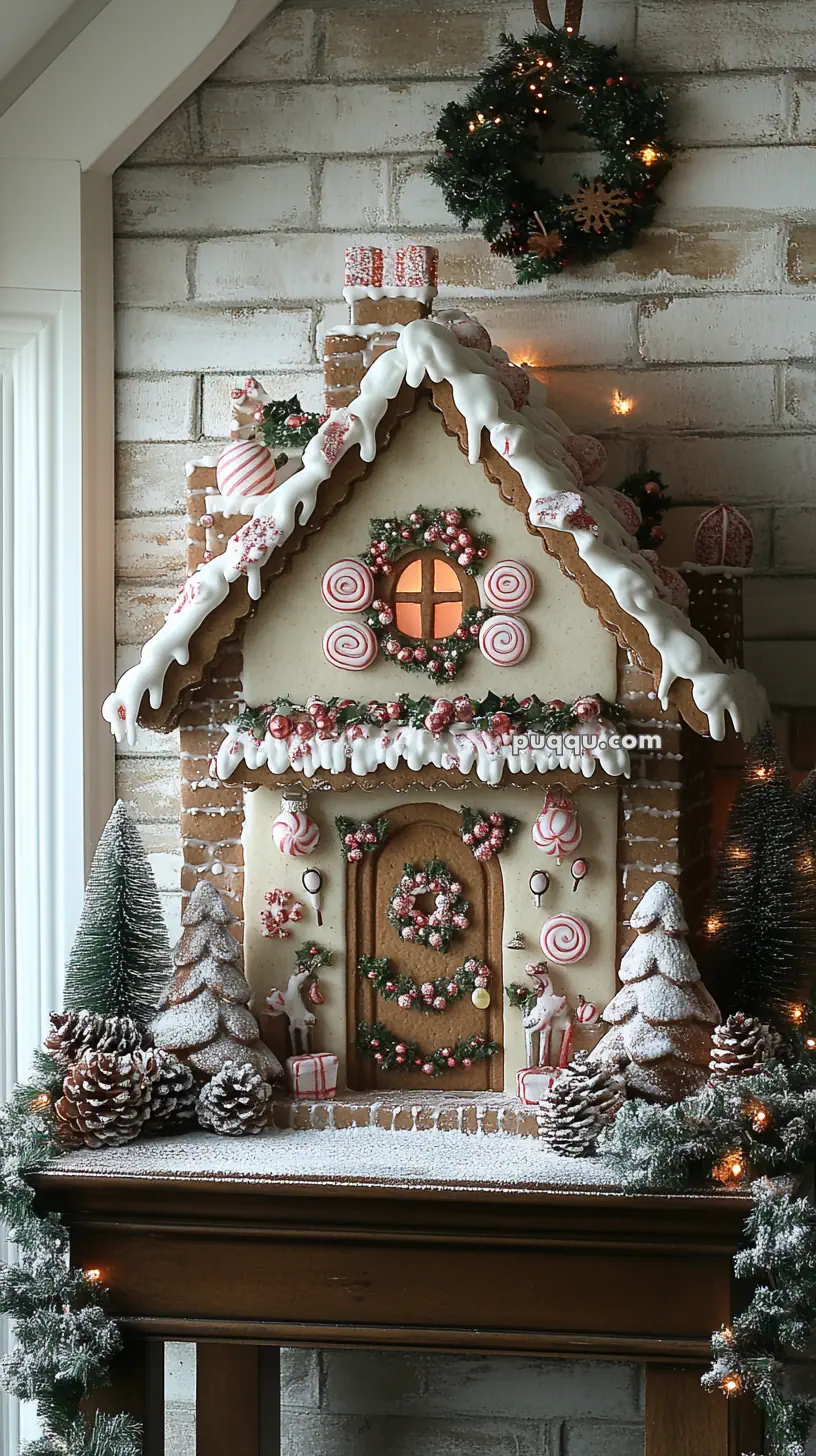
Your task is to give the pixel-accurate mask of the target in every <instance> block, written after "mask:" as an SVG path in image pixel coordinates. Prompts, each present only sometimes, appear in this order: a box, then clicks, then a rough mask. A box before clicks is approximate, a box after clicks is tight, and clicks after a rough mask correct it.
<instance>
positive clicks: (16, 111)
mask: <svg viewBox="0 0 816 1456" xmlns="http://www.w3.org/2000/svg"><path fill="white" fill-rule="evenodd" d="M279 3H280V0H271V3H270V0H173V4H172V6H171V7H168V4H167V0H139V3H138V4H134V3H133V0H109V3H108V4H107V5H106V6H105V7H104V9H102V10H101V11H100V12H99V14H98V15H97V16H96V17H95V18H94V19H93V20H92V21H91V22H90V24H88V25H86V26H85V27H84V29H83V30H82V31H81V33H80V34H79V35H77V36H76V38H75V39H74V40H73V41H72V42H71V44H70V45H68V46H67V47H66V49H65V50H64V51H62V52H61V54H60V55H58V56H57V57H56V58H55V60H54V61H53V63H52V64H51V65H50V66H49V67H48V69H47V70H45V71H43V73H42V74H41V75H40V76H38V77H37V79H36V80H35V81H34V83H33V84H32V85H31V86H29V87H28V89H27V90H26V91H25V92H24V94H23V95H22V96H20V97H19V99H18V100H17V101H16V102H15V103H14V105H13V106H11V107H9V109H8V111H6V112H5V113H4V115H2V116H0V157H14V158H16V159H20V160H22V159H25V158H31V159H34V158H51V159H56V160H69V161H76V162H79V165H80V167H81V168H82V170H83V171H89V170H92V169H93V170H98V171H103V172H113V171H115V169H116V168H117V167H118V166H119V165H120V164H121V163H122V162H123V161H124V160H125V158H126V157H128V156H129V155H130V153H131V152H132V151H134V150H135V149H136V147H137V146H139V145H140V144H141V142H143V141H144V139H145V137H147V136H149V135H150V133H151V131H154V130H155V128H156V127H157V126H158V125H159V123H160V122H162V121H164V120H165V118H166V117H167V116H169V115H170V112H171V111H173V110H174V109H175V107H176V106H178V105H179V104H180V102H182V101H183V100H184V99H185V97H186V96H189V94H190V92H191V91H193V90H195V88H196V86H198V85H199V84H200V83H201V82H202V81H203V80H205V79H206V77H207V76H208V75H210V73H211V72H212V71H213V70H215V68H216V67H217V66H219V65H220V64H221V62H222V61H223V60H226V57H227V56H228V55H230V53H231V52H232V51H233V50H234V49H235V47H236V46H238V45H240V43H241V41H242V40H244V39H245V38H246V36H247V35H248V34H249V32H250V31H251V30H253V29H254V28H255V26H256V25H258V24H259V23H260V22H261V21H262V20H263V19H264V18H265V17H266V16H267V15H269V14H270V13H271V12H272V11H273V10H275V9H276V8H277V4H279ZM102 78H104V84H102Z"/></svg>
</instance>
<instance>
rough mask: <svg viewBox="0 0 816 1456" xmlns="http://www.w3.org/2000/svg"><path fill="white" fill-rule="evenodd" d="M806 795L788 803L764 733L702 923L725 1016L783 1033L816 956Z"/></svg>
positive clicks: (750, 761) (770, 739)
mask: <svg viewBox="0 0 816 1456" xmlns="http://www.w3.org/2000/svg"><path fill="white" fill-rule="evenodd" d="M813 788H814V786H813V785H810V786H809V787H808V788H807V789H803V791H802V792H801V794H800V795H799V796H795V795H794V794H793V792H792V790H791V786H790V782H789V780H788V776H787V774H786V772H785V770H784V767H783V765H782V761H781V759H780V757H779V750H778V748H777V745H776V739H775V738H774V733H773V728H772V727H771V725H770V723H768V724H766V725H765V727H764V728H762V729H761V730H760V732H759V733H758V734H757V736H756V738H755V739H754V741H753V743H752V744H751V746H750V748H749V751H748V758H747V761H746V765H745V772H744V776H743V779H742V782H741V784H740V786H739V789H738V790H737V795H736V798H735V800H734V804H733V807H732V810H731V817H730V819H729V823H728V830H727V833H726V837H725V842H724V844H723V847H722V850H721V852H720V856H719V861H718V866H717V881H716V887H715V891H714V900H713V904H712V906H711V908H710V911H709V914H708V917H707V919H706V922H705V932H706V938H707V941H708V945H709V948H710V959H711V967H710V974H709V980H710V982H711V985H712V987H713V988H714V990H715V992H716V994H717V999H718V1001H719V1003H720V1006H721V1007H722V1011H723V1015H725V1016H730V1015H732V1014H733V1013H734V1012H737V1011H743V1012H745V1013H746V1014H748V1015H750V1016H757V1017H759V1019H760V1020H761V1021H768V1020H771V1021H775V1022H777V1023H781V1024H784V1023H785V1022H786V1021H787V1020H788V1018H787V1014H786V1013H787V1010H788V1007H789V1005H790V1003H791V1002H792V1001H799V1000H801V999H802V997H803V996H804V994H805V992H806V988H807V981H808V973H809V972H810V973H811V974H812V971H813V962H814V952H815V950H816V943H815V942H814V906H815V905H816V889H815V888H814V886H815V885H816V876H815V875H814V868H816V859H814V845H813V843H812V842H811V843H810V844H809V843H808V824H810V828H811V832H812V829H813V824H814V815H813V810H812V801H813Z"/></svg>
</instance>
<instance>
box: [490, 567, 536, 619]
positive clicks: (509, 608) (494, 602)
mask: <svg viewBox="0 0 816 1456" xmlns="http://www.w3.org/2000/svg"><path fill="white" fill-rule="evenodd" d="M484 589H485V596H486V597H487V600H488V601H489V603H490V605H491V607H496V608H497V609H498V611H500V612H520V611H521V610H522V608H523V607H526V606H527V603H528V602H529V601H530V599H531V597H532V595H533V592H534V591H535V577H534V576H533V573H532V572H531V570H530V568H529V566H525V565H524V562H523V561H497V562H496V565H495V566H491V568H490V570H489V572H488V573H487V576H486V577H485V583H484Z"/></svg>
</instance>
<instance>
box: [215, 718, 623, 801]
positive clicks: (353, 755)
mask: <svg viewBox="0 0 816 1456" xmlns="http://www.w3.org/2000/svg"><path fill="white" fill-rule="evenodd" d="M585 732H586V733H587V734H590V733H591V734H592V736H594V737H598V736H599V735H600V734H602V733H603V732H604V729H603V728H602V727H600V726H599V725H598V724H597V723H596V724H594V725H592V726H591V727H590V726H589V725H587V727H586V729H585ZM240 763H246V765H247V768H250V769H257V768H263V767H264V765H267V766H268V767H269V771H270V773H273V774H282V773H286V771H287V769H294V770H295V771H296V772H297V773H302V774H303V775H304V777H305V778H313V777H314V775H315V774H316V773H328V774H339V773H346V772H347V771H349V770H350V771H351V773H353V774H356V775H357V776H358V777H360V778H362V777H364V776H365V775H366V774H372V773H376V771H377V769H378V768H380V767H381V766H382V765H383V764H384V765H385V766H386V768H388V769H391V770H394V769H396V768H398V767H399V765H400V764H401V763H404V764H406V765H407V767H408V768H409V769H410V770H411V772H412V773H418V772H419V770H420V769H422V768H426V767H428V766H429V765H431V764H433V766H434V767H435V768H439V769H460V770H461V772H462V773H463V774H471V773H475V774H476V777H477V778H478V779H480V780H481V782H482V783H483V784H491V785H494V786H495V785H496V784H498V783H500V782H501V780H502V777H503V775H504V773H505V771H507V772H508V773H511V774H532V773H552V772H554V771H555V770H556V769H561V770H565V771H566V770H569V771H570V772H572V773H576V774H580V775H581V776H582V778H585V779H591V778H592V777H593V775H594V773H595V770H596V768H597V767H598V764H600V765H601V768H602V769H604V771H605V772H606V773H608V774H609V775H610V777H612V778H620V777H622V776H623V777H625V778H629V775H630V771H631V761H630V758H629V753H628V751H627V750H626V749H625V748H608V747H601V745H600V744H598V745H596V746H595V747H593V748H588V747H587V748H583V749H582V751H581V752H580V753H576V752H566V751H565V752H563V753H561V754H558V753H556V752H554V751H552V750H549V749H546V748H535V749H533V748H526V749H524V750H523V751H522V752H521V753H514V752H513V747H512V743H503V742H502V739H501V738H500V737H499V736H497V735H496V734H494V733H490V732H488V731H487V729H478V728H468V727H466V726H465V725H464V724H462V723H460V724H456V723H454V724H453V725H452V727H451V728H450V730H449V731H447V732H445V733H439V734H436V735H434V734H432V733H429V732H428V730H427V728H418V727H413V726H411V725H410V724H403V725H401V726H398V727H397V726H393V727H389V726H387V725H386V726H385V727H382V728H381V727H373V726H368V725H366V726H364V727H363V730H362V735H361V736H360V737H355V738H351V739H350V738H349V737H348V736H347V735H346V734H342V735H339V736H338V737H337V738H318V737H314V738H312V739H310V740H309V742H308V743H306V744H304V743H302V742H301V740H300V739H299V738H298V737H297V734H294V733H293V734H291V735H290V737H289V738H272V737H271V736H270V735H269V734H268V733H267V734H266V735H265V737H264V738H263V739H261V740H260V741H259V740H258V739H257V738H256V737H255V735H254V734H253V733H251V732H249V731H246V730H243V731H239V730H238V729H231V730H230V731H228V733H227V736H226V738H225V739H224V741H223V742H222V744H221V746H220V748H219V750H218V754H217V756H216V764H217V769H216V771H217V774H218V777H219V779H222V780H226V779H228V778H229V777H230V775H231V774H233V773H234V772H235V770H236V768H237V767H238V765H239V764H240Z"/></svg>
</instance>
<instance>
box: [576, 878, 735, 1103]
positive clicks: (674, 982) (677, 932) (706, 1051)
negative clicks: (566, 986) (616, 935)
mask: <svg viewBox="0 0 816 1456" xmlns="http://www.w3.org/2000/svg"><path fill="white" fill-rule="evenodd" d="M630 924H631V926H632V928H633V929H634V930H636V931H637V933H638V934H637V939H636V940H635V941H634V942H633V943H632V945H630V947H629V949H628V950H627V952H626V954H625V955H624V957H623V960H622V961H621V964H620V971H619V973H618V974H619V976H620V979H621V981H622V982H623V986H622V987H621V990H620V991H619V992H618V994H617V995H616V996H615V997H614V998H613V1000H612V1001H610V1003H609V1005H608V1006H607V1008H606V1010H605V1011H604V1013H603V1020H604V1021H605V1022H607V1023H608V1024H609V1025H610V1026H611V1030H610V1031H608V1032H607V1034H606V1036H605V1037H603V1039H602V1040H601V1041H600V1042H598V1044H597V1046H596V1047H595V1049H594V1050H593V1052H592V1053H591V1060H593V1061H595V1060H599V1061H601V1062H604V1063H606V1064H608V1065H613V1066H614V1065H617V1066H619V1067H621V1068H622V1070H623V1073H624V1077H625V1081H626V1088H627V1091H629V1092H631V1093H633V1094H634V1095H635V1096H637V1097H646V1098H649V1099H650V1100H651V1101H654V1102H679V1101H680V1100H681V1098H683V1097H688V1096H690V1094H691V1093H692V1092H697V1091H699V1089H700V1088H701V1087H702V1086H703V1084H704V1083H705V1081H706V1080H707V1078H708V1062H709V1057H710V1056H711V1028H712V1027H713V1026H716V1025H717V1023H718V1022H719V1020H720V1013H719V1011H718V1009H717V1006H716V1005H715V1003H714V1001H713V1000H712V998H711V996H710V995H709V994H708V991H707V990H706V988H705V986H704V985H703V983H702V981H701V980H700V972H699V971H698V969H697V965H696V963H695V961H694V957H693V956H692V954H691V951H690V950H689V948H688V946H687V944H686V941H685V936H686V934H687V933H688V926H687V925H686V922H685V918H684V916H683V907H682V905H681V903H680V899H679V896H678V895H676V894H675V892H674V890H673V889H672V888H671V886H670V885H667V884H666V882H665V880H658V881H657V882H656V883H655V884H654V885H652V887H651V889H649V890H647V891H646V894H645V895H644V896H643V899H642V900H641V902H640V904H639V905H638V906H637V908H636V909H635V911H634V912H633V914H632V916H631V919H630Z"/></svg>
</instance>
